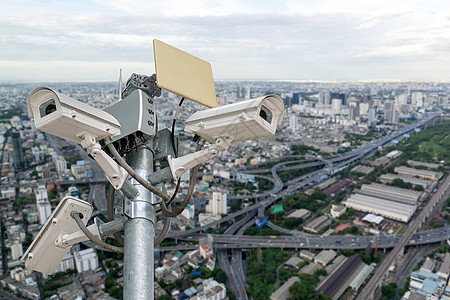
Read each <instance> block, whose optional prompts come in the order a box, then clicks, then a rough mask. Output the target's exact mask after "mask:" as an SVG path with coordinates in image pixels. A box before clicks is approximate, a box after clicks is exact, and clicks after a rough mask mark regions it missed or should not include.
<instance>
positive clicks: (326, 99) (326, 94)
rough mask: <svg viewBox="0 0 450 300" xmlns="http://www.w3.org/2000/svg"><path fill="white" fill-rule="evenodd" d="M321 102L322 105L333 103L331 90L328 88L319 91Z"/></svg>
mask: <svg viewBox="0 0 450 300" xmlns="http://www.w3.org/2000/svg"><path fill="white" fill-rule="evenodd" d="M319 104H322V105H329V104H331V97H330V91H328V90H321V91H320V92H319Z"/></svg>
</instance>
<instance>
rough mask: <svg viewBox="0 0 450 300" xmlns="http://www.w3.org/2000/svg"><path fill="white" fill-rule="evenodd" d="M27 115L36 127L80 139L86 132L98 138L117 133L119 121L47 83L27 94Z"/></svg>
mask: <svg viewBox="0 0 450 300" xmlns="http://www.w3.org/2000/svg"><path fill="white" fill-rule="evenodd" d="M27 106H28V116H29V117H33V118H34V123H35V125H36V129H38V130H41V131H44V132H47V133H50V134H53V135H55V136H58V137H61V138H64V139H66V140H70V141H72V142H76V143H81V141H82V140H83V139H84V135H85V134H89V136H90V137H94V138H95V139H96V140H97V141H98V140H101V139H104V138H106V137H109V136H116V135H119V134H120V123H119V122H118V121H117V120H116V119H115V118H114V117H113V116H111V115H110V114H108V113H107V112H104V111H102V110H100V109H97V108H94V107H91V106H89V105H87V104H84V103H82V102H80V101H77V100H75V99H73V98H70V97H68V96H65V95H63V94H60V93H58V92H55V91H53V90H51V89H49V88H46V87H39V88H36V89H34V90H33V91H32V92H31V93H30V96H29V98H28V105H27Z"/></svg>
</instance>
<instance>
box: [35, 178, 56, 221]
mask: <svg viewBox="0 0 450 300" xmlns="http://www.w3.org/2000/svg"><path fill="white" fill-rule="evenodd" d="M36 206H37V210H38V213H39V223H40V224H41V225H43V224H44V223H45V221H47V219H48V217H49V216H50V214H51V213H52V209H51V207H50V202H48V194H47V190H46V189H45V186H43V185H41V186H39V187H38V189H37V190H36Z"/></svg>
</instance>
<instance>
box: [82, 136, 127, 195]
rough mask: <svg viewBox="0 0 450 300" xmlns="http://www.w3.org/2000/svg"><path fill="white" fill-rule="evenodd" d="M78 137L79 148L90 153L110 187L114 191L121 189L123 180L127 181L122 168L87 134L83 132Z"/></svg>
mask: <svg viewBox="0 0 450 300" xmlns="http://www.w3.org/2000/svg"><path fill="white" fill-rule="evenodd" d="M79 137H80V138H81V139H82V140H81V146H83V147H84V148H86V149H88V150H89V151H90V154H91V155H92V157H93V158H94V159H95V160H96V161H97V162H98V164H99V165H100V167H101V168H102V169H103V171H104V172H105V175H106V178H108V181H109V182H110V183H111V184H112V186H113V187H114V188H115V189H116V190H119V189H121V188H122V186H123V183H124V182H125V179H127V176H128V173H127V171H125V169H124V168H122V167H121V166H119V165H118V164H117V163H116V162H115V161H114V160H113V159H112V158H111V157H109V156H108V155H107V154H106V153H105V151H103V150H102V147H101V146H100V144H99V143H98V142H97V141H96V140H95V138H94V137H93V136H91V135H90V134H89V133H88V132H83V133H82V134H80V135H79Z"/></svg>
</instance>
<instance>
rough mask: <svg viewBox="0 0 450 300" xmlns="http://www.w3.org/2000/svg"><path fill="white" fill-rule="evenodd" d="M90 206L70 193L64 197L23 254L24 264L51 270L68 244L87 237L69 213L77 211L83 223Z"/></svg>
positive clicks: (59, 260)
mask: <svg viewBox="0 0 450 300" xmlns="http://www.w3.org/2000/svg"><path fill="white" fill-rule="evenodd" d="M93 210H94V208H93V207H92V205H91V204H90V203H88V202H86V201H83V200H80V199H78V198H74V197H70V196H67V197H65V198H63V199H62V200H61V201H60V202H59V204H58V206H56V208H55V210H54V211H53V213H52V214H51V215H50V217H49V218H48V219H47V221H46V222H45V224H44V226H42V228H41V230H40V231H39V233H38V235H37V236H36V238H35V239H34V240H33V242H32V243H31V245H30V246H29V247H28V249H27V251H26V252H25V254H24V255H23V256H22V258H21V261H23V262H24V263H25V267H27V268H29V269H32V270H35V271H39V272H42V273H45V274H49V275H50V274H53V272H55V270H56V268H58V265H59V264H60V263H61V260H62V259H63V258H64V256H65V255H66V254H67V252H69V250H70V248H71V246H72V245H73V244H74V243H76V242H81V241H85V240H87V239H88V238H87V237H86V236H85V235H84V234H83V233H82V232H81V230H80V228H79V227H78V225H77V223H76V222H75V220H74V219H73V218H72V217H71V215H70V213H71V212H72V211H77V212H79V213H80V214H82V215H83V218H82V221H83V223H84V224H85V225H86V223H87V222H88V220H89V218H90V217H91V215H92V211H93ZM97 235H99V234H98V233H97ZM68 237H70V239H69V238H68Z"/></svg>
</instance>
